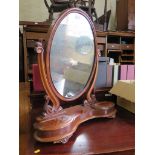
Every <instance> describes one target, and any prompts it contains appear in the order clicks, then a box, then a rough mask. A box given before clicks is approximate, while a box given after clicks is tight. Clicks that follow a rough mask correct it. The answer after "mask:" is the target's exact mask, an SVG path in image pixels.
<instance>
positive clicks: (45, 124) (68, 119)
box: [34, 102, 116, 143]
mask: <svg viewBox="0 0 155 155" xmlns="http://www.w3.org/2000/svg"><path fill="white" fill-rule="evenodd" d="M62 111H63V112H62ZM62 111H60V114H58V115H57V116H56V117H53V118H52V117H51V118H48V119H45V120H42V121H40V122H36V123H35V124H34V128H35V130H36V131H35V133H34V138H35V139H36V140H37V141H40V142H54V143H66V142H67V141H68V140H69V138H70V137H71V136H72V135H73V133H74V132H75V131H76V129H77V127H78V126H79V125H80V124H81V123H82V122H85V121H87V120H90V119H93V118H98V117H107V118H114V117H115V115H116V109H115V107H114V103H112V102H97V103H95V104H94V105H90V106H88V105H87V106H81V105H77V106H74V107H71V108H67V109H63V110H62Z"/></svg>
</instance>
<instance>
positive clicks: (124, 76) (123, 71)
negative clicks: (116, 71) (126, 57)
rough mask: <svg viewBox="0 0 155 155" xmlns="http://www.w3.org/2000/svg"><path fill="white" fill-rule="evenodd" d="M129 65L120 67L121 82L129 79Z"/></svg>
mask: <svg viewBox="0 0 155 155" xmlns="http://www.w3.org/2000/svg"><path fill="white" fill-rule="evenodd" d="M127 67H128V66H127V65H120V80H126V79H127Z"/></svg>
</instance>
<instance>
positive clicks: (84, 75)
mask: <svg viewBox="0 0 155 155" xmlns="http://www.w3.org/2000/svg"><path fill="white" fill-rule="evenodd" d="M93 63H94V36H93V32H92V29H91V27H90V24H89V22H88V21H87V19H86V18H85V17H84V16H83V15H81V14H79V13H70V14H68V15H67V16H66V17H65V18H64V19H63V20H62V21H61V23H60V24H59V26H58V27H57V30H56V32H55V35H54V38H53V41H52V45H51V51H50V72H51V78H52V82H53V84H54V86H55V88H56V90H57V91H58V92H59V93H60V94H61V95H62V96H64V97H66V98H71V97H74V96H77V95H78V94H80V93H81V92H82V91H83V89H84V88H85V86H86V84H87V82H88V80H89V77H90V75H91V70H92V67H93Z"/></svg>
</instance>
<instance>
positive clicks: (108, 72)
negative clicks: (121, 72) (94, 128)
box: [106, 64, 113, 87]
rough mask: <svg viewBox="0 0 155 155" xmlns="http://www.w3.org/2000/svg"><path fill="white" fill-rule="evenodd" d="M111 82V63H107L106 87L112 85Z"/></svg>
mask: <svg viewBox="0 0 155 155" xmlns="http://www.w3.org/2000/svg"><path fill="white" fill-rule="evenodd" d="M112 84H113V65H109V64H108V65H107V81H106V87H112Z"/></svg>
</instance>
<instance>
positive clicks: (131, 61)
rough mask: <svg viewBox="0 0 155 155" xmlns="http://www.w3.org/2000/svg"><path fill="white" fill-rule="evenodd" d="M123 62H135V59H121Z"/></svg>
mask: <svg viewBox="0 0 155 155" xmlns="http://www.w3.org/2000/svg"><path fill="white" fill-rule="evenodd" d="M121 62H131V63H134V62H135V60H121Z"/></svg>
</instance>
